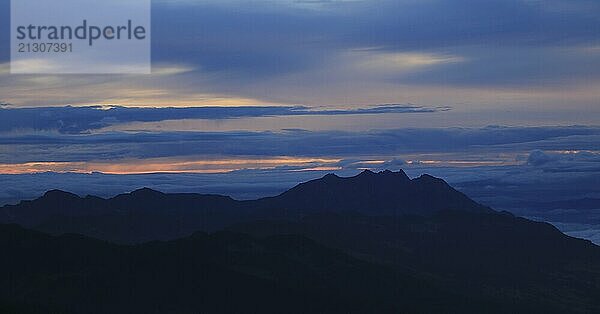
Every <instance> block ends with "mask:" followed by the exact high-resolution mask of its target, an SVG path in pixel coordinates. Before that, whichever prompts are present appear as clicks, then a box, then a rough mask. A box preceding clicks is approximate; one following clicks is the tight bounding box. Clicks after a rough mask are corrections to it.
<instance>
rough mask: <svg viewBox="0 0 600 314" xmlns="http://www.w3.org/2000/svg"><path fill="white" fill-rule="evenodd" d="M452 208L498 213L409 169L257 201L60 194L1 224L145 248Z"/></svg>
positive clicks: (322, 183)
mask: <svg viewBox="0 0 600 314" xmlns="http://www.w3.org/2000/svg"><path fill="white" fill-rule="evenodd" d="M444 210H461V211H469V212H492V210H491V209H490V208H487V207H485V206H482V205H480V204H478V203H476V202H474V201H472V200H471V199H469V198H468V197H467V196H465V195H464V194H462V193H460V192H458V191H456V190H455V189H453V188H452V187H450V186H449V185H448V184H447V183H446V182H444V181H443V180H441V179H437V178H434V177H431V176H428V175H424V176H421V177H419V178H416V179H413V180H411V179H409V178H408V176H407V175H406V174H405V173H404V172H403V171H399V172H391V171H383V172H379V173H373V172H371V171H364V172H362V173H361V174H359V175H357V176H355V177H351V178H341V177H338V176H336V175H333V174H329V175H326V176H325V177H323V178H321V179H317V180H313V181H310V182H307V183H302V184H299V185H298V186H296V187H294V188H292V189H290V190H289V191H287V192H285V193H283V194H281V195H279V196H276V197H268V198H263V199H259V200H251V201H236V200H234V199H232V198H230V197H226V196H219V195H203V194H165V193H161V192H158V191H154V190H151V189H148V188H143V189H140V190H136V191H133V192H131V193H128V194H121V195H118V196H116V197H113V198H110V199H102V198H99V197H94V196H86V197H79V196H77V195H74V194H71V193H67V192H63V191H58V190H54V191H49V192H47V193H46V194H44V195H43V196H42V197H40V198H38V199H36V200H33V201H23V202H21V203H19V204H18V205H7V206H4V207H2V208H0V222H1V223H17V224H19V225H22V226H25V227H27V228H33V229H37V230H41V231H46V232H50V233H52V234H62V233H80V234H84V235H88V236H92V237H96V238H100V239H105V240H110V241H116V242H122V243H135V242H138V243H139V242H145V241H151V240H169V239H175V238H178V237H183V236H186V235H189V234H191V233H193V232H195V231H198V230H204V231H208V232H210V231H217V230H220V229H222V228H224V227H226V226H229V225H232V224H235V223H240V222H248V221H255V220H259V219H275V218H279V219H288V220H296V219H300V218H301V217H304V216H306V215H310V214H315V213H322V212H357V213H363V214H366V215H407V214H412V215H431V214H433V213H436V212H439V211H444Z"/></svg>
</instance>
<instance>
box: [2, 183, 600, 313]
mask: <svg viewBox="0 0 600 314" xmlns="http://www.w3.org/2000/svg"><path fill="white" fill-rule="evenodd" d="M0 216H1V219H0V221H2V222H4V223H13V224H8V225H0V248H1V249H2V250H3V255H4V256H5V257H6V258H3V259H0V260H1V261H0V273H1V275H0V287H2V288H0V312H1V311H4V312H16V313H27V312H30V313H48V312H58V313H71V312H72V313H106V312H111V313H121V312H122V313H164V312H167V313H169V312H170V313H197V312H208V313H239V312H261V313H275V312H277V313H281V312H290V313H291V312H298V313H307V312H308V313H313V312H318V313H368V312H377V313H398V312H401V313H440V312H444V313H481V312H485V313H522V312H531V313H599V312H600V248H599V247H598V246H595V245H594V244H592V243H591V242H589V241H585V240H580V239H575V238H572V237H569V236H566V235H564V234H563V233H561V232H560V231H559V230H557V229H556V228H555V227H553V226H552V225H550V224H547V223H540V222H533V221H530V220H527V219H524V218H520V217H516V216H514V215H512V214H510V213H507V212H496V211H494V210H492V209H490V208H488V207H486V206H483V205H480V204H478V203H476V202H474V201H472V200H471V199H469V198H468V197H467V196H466V195H464V194H462V193H460V192H458V191H456V190H455V189H453V188H452V187H450V186H449V185H448V184H447V183H446V182H444V181H443V180H441V179H437V178H434V177H431V176H428V175H423V176H421V177H418V178H415V179H410V178H408V176H406V174H405V173H404V172H402V171H400V172H390V171H384V172H379V173H373V172H370V171H365V172H362V173H361V174H359V175H357V176H354V177H350V178H342V177H338V176H335V175H333V174H330V175H327V176H325V177H323V178H321V179H317V180H313V181H310V182H306V183H302V184H299V185H298V186H296V187H294V188H292V189H290V190H289V191H287V192H285V193H282V194H281V195H279V196H276V197H270V198H263V199H258V200H252V201H237V200H234V199H232V198H230V197H226V196H219V195H202V194H165V193H161V192H158V191H154V190H151V189H147V188H144V189H140V190H136V191H133V192H131V193H128V194H122V195H118V196H116V197H113V198H110V199H103V198H99V197H94V196H86V197H79V196H77V195H74V194H71V193H67V192H63V191H56V190H54V191H49V192H47V193H45V194H44V195H43V196H42V197H40V198H38V199H36V200H33V201H23V202H21V203H19V204H18V205H13V206H4V207H2V208H1V210H0ZM15 224H19V225H21V226H17V225H15ZM23 227H26V228H29V229H35V231H34V230H28V229H23ZM48 233H50V234H53V235H49V234H48ZM76 234H81V235H76ZM94 238H96V239H94ZM157 240H161V241H162V242H161V241H157ZM106 241H109V242H106Z"/></svg>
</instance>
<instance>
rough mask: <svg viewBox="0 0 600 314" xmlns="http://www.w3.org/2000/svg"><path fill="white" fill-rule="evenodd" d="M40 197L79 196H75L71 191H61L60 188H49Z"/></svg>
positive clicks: (61, 197)
mask: <svg viewBox="0 0 600 314" xmlns="http://www.w3.org/2000/svg"><path fill="white" fill-rule="evenodd" d="M42 198H44V199H70V198H79V196H77V195H75V194H73V193H69V192H65V191H62V190H50V191H48V192H46V193H44V196H42Z"/></svg>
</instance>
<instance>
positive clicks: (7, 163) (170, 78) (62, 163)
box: [0, 0, 600, 224]
mask: <svg viewBox="0 0 600 314" xmlns="http://www.w3.org/2000/svg"><path fill="white" fill-rule="evenodd" d="M9 3H10V1H9V0H0V43H2V44H1V45H0V180H2V181H3V182H4V183H6V182H10V184H2V185H3V187H0V201H1V202H3V203H7V202H16V201H18V200H19V199H23V198H33V197H35V196H38V195H40V194H41V193H43V192H44V191H45V190H48V189H51V188H63V189H67V190H70V191H73V192H77V193H80V194H97V195H102V196H111V195H114V194H116V193H123V192H126V191H130V190H133V189H135V188H138V187H142V186H152V187H155V188H158V189H162V190H165V191H190V192H210V193H213V192H215V193H216V192H218V193H227V194H230V195H233V196H236V197H239V198H253V197H259V196H266V195H272V194H276V193H279V192H281V191H283V190H284V189H285V188H289V187H291V186H293V185H294V184H296V183H298V182H299V181H303V180H308V179H312V178H316V177H319V176H322V175H324V174H326V173H328V172H336V173H340V174H346V175H352V174H356V173H357V172H359V171H362V170H364V169H372V170H383V169H391V170H398V169H400V168H403V169H405V170H406V171H407V172H409V174H411V175H413V176H416V175H419V174H420V173H425V172H427V173H432V174H435V175H439V176H441V177H444V178H446V179H447V180H449V181H450V182H452V183H453V184H455V185H457V186H459V187H460V188H462V189H464V190H465V191H469V192H470V193H472V195H475V196H477V197H479V199H480V200H482V201H487V202H491V203H492V204H494V205H497V206H499V207H502V208H501V209H503V208H510V209H514V210H516V209H515V208H516V207H515V206H516V205H515V204H516V203H517V201H518V200H523V199H527V200H534V199H535V198H536V197H538V198H540V197H541V196H536V195H538V194H536V191H538V192H540V191H541V192H540V193H541V194H543V197H544V198H551V197H554V198H555V199H563V200H568V199H580V198H593V197H597V198H600V184H595V183H598V181H597V179H594V178H597V177H598V175H600V104H599V100H600V71H598V69H600V3H598V2H597V1H594V0H546V1H537V0H489V1H479V0H452V1H450V0H394V1H391V0H380V1H376V0H322V1H320V0H310V1H303V0H277V1H275V0H271V1H269V0H263V1H241V0H219V1H216V0H214V1H213V0H206V1H198V0H196V1H194V0H154V1H153V2H152V74H151V75H132V74H129V75H116V74H111V75H11V74H10V73H9V69H10V67H9V62H10V59H9V58H10V50H9V44H8V43H9V40H10V34H9V33H10V29H9V27H10V25H9V17H10V9H9ZM566 178H569V180H572V181H573V182H571V183H569V184H571V186H573V187H578V188H577V189H567V190H568V191H569V193H558V192H557V191H558V189H557V187H556V186H555V185H554V182H555V181H556V180H567V179H566ZM479 180H491V181H490V182H493V183H489V182H488V183H489V184H486V185H478V184H477V183H476V182H479ZM594 180H595V181H594ZM473 182H475V183H473ZM536 182H537V183H536ZM569 182H570V181H569ZM577 182H579V183H577ZM584 183H585V184H584ZM592 183H593V184H592ZM536 184H537V186H538V190H536ZM507 186H508V187H510V186H513V187H514V186H519V187H521V188H522V189H523V190H524V191H528V192H527V193H525V194H527V195H525V196H523V195H520V196H519V195H516V196H515V194H519V193H516V192H515V191H516V190H515V189H512V190H511V189H508V190H507V188H506V187H507ZM483 187H486V188H487V189H488V190H489V191H495V192H496V194H498V193H508V192H511V193H513V196H510V197H509V196H506V198H510V200H507V199H505V198H504V199H499V198H493V199H492V198H490V197H487V196H486V195H488V194H489V193H487V194H486V190H484V189H483ZM542 192H543V193H542ZM544 193H545V194H544ZM492 194H493V193H492ZM521 194H523V193H521ZM598 224H600V221H599V222H598Z"/></svg>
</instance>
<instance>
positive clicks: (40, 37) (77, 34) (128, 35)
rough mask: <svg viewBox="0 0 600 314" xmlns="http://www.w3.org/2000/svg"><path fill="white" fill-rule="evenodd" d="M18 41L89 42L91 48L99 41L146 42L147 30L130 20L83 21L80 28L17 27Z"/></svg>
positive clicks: (65, 26)
mask: <svg viewBox="0 0 600 314" xmlns="http://www.w3.org/2000/svg"><path fill="white" fill-rule="evenodd" d="M16 31H17V39H18V40H32V41H54V40H73V39H79V40H87V42H88V44H89V45H90V46H93V45H94V41H97V40H102V39H104V40H111V41H112V40H144V39H146V35H147V34H146V28H145V27H144V26H139V25H137V26H136V25H135V24H134V23H133V21H131V20H128V21H127V23H124V24H123V25H108V26H107V25H104V26H98V25H90V24H89V23H88V21H87V20H83V21H82V23H81V24H80V25H78V26H74V27H73V26H68V25H62V26H51V25H45V26H42V25H32V24H29V25H27V26H24V25H21V26H17V28H16Z"/></svg>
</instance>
